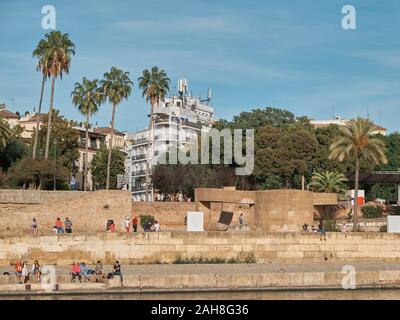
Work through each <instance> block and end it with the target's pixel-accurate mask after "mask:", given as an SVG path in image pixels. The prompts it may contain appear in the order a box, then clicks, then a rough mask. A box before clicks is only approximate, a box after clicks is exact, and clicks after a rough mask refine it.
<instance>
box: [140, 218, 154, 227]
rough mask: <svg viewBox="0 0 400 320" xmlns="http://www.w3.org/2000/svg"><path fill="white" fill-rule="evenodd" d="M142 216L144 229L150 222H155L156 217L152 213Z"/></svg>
mask: <svg viewBox="0 0 400 320" xmlns="http://www.w3.org/2000/svg"><path fill="white" fill-rule="evenodd" d="M139 218H140V225H141V227H142V228H143V229H144V228H145V227H146V226H147V225H148V224H149V223H154V221H155V219H154V217H153V216H150V215H141V216H139Z"/></svg>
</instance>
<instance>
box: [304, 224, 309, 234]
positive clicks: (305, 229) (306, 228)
mask: <svg viewBox="0 0 400 320" xmlns="http://www.w3.org/2000/svg"><path fill="white" fill-rule="evenodd" d="M303 231H305V232H307V231H308V224H307V223H305V224H303Z"/></svg>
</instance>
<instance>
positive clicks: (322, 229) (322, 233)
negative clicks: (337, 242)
mask: <svg viewBox="0 0 400 320" xmlns="http://www.w3.org/2000/svg"><path fill="white" fill-rule="evenodd" d="M318 231H319V234H320V238H319V239H320V241H322V238H323V239H324V241H326V229H325V226H324V224H323V222H322V221H320V223H319V225H318Z"/></svg>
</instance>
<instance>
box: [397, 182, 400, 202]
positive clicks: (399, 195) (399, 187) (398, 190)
mask: <svg viewBox="0 0 400 320" xmlns="http://www.w3.org/2000/svg"><path fill="white" fill-rule="evenodd" d="M397 205H400V183H398V184H397Z"/></svg>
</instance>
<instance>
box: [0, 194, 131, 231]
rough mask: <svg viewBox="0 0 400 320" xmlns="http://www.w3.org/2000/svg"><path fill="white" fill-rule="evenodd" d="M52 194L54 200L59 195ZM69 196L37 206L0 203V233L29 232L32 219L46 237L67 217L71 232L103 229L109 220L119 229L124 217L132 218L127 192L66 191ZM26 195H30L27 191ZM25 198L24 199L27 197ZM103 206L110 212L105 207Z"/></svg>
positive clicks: (129, 198) (129, 197) (129, 196)
mask: <svg viewBox="0 0 400 320" xmlns="http://www.w3.org/2000/svg"><path fill="white" fill-rule="evenodd" d="M57 194H58V192H54V198H56V197H57V196H58V195H57ZM68 194H69V195H71V196H69V197H65V198H63V199H61V200H58V201H49V202H46V203H39V204H26V203H25V204H18V203H11V204H1V205H0V234H3V235H4V234H5V235H13V234H23V233H26V232H29V228H30V224H31V221H32V219H33V218H34V217H35V218H36V219H37V220H38V224H39V230H40V231H41V232H42V233H44V234H46V233H47V234H48V233H49V232H50V231H51V229H52V227H53V226H54V222H55V220H56V219H57V218H58V217H60V218H61V219H62V220H63V221H64V220H65V217H69V218H70V219H71V221H72V223H73V230H74V231H77V232H87V233H91V232H97V231H99V230H105V226H106V222H107V220H108V219H113V220H114V221H115V223H116V227H117V228H118V227H120V226H121V225H122V223H123V220H124V217H126V216H131V195H130V193H129V191H120V190H118V191H105V190H104V191H96V192H80V193H76V192H68ZM28 196H29V192H28ZM28 196H27V197H28ZM105 205H108V206H109V209H106V208H104V206H105Z"/></svg>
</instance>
